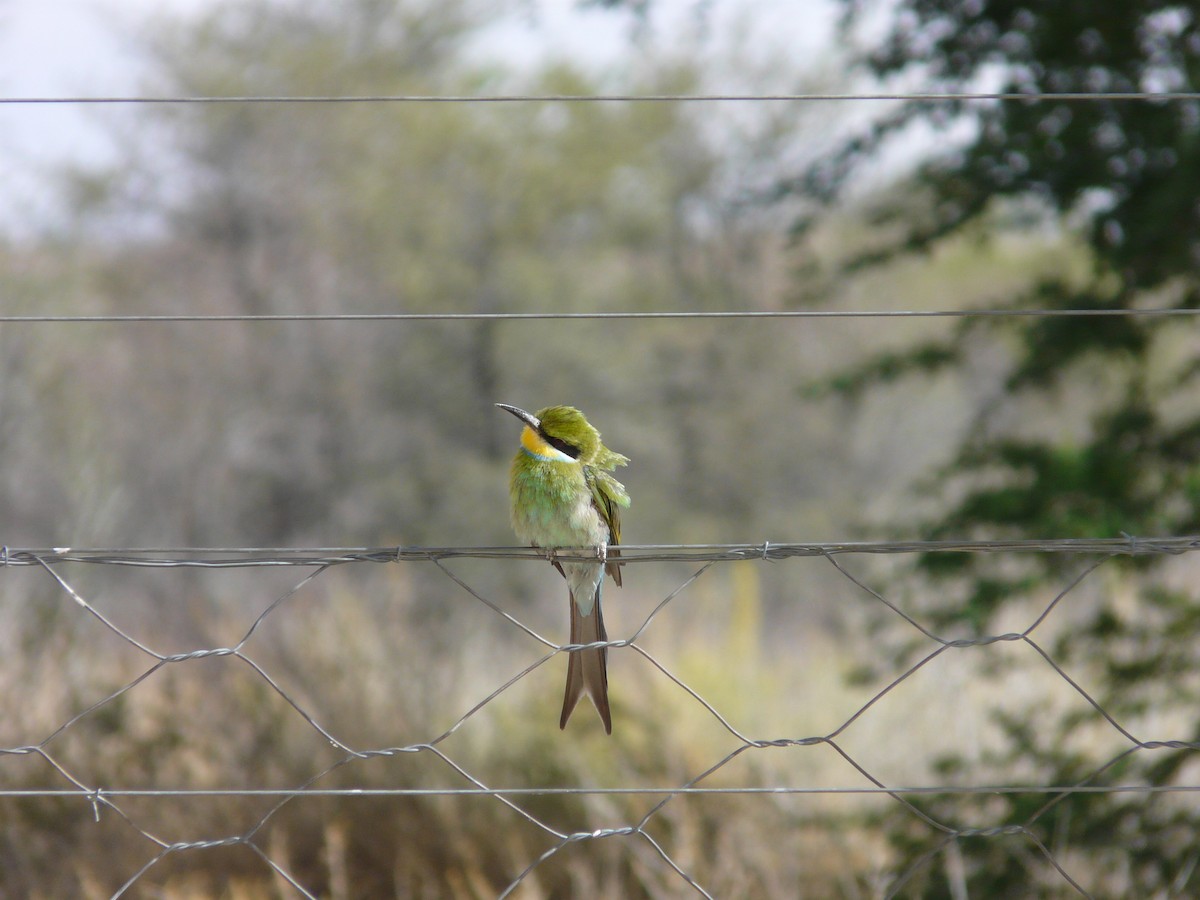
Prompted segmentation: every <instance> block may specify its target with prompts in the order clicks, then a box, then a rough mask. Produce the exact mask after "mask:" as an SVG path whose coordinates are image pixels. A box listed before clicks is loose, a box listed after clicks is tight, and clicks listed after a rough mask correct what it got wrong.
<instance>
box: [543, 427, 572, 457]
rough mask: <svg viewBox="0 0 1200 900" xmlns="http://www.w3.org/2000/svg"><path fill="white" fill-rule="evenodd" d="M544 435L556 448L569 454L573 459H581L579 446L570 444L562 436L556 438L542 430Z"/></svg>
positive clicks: (547, 441)
mask: <svg viewBox="0 0 1200 900" xmlns="http://www.w3.org/2000/svg"><path fill="white" fill-rule="evenodd" d="M542 437H543V438H544V439H545V441H546V443H547V444H549V445H550V446H551V447H553V448H554V449H555V450H558V451H560V452H562V453H565V454H567V456H569V457H571V459H579V448H578V447H576V446H575V445H574V444H568V443H567V442H566V441H564V440H563V439H562V438H556V437H554V435H551V434H546V433H545V432H542Z"/></svg>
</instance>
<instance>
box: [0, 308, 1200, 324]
mask: <svg viewBox="0 0 1200 900" xmlns="http://www.w3.org/2000/svg"><path fill="white" fill-rule="evenodd" d="M1196 316H1200V308H1194V307H1131V308H1122V309H867V310H853V309H772V310H710V311H702V310H679V311H664V310H649V311H642V312H633V311H629V312H621V311H612V312H575V313H571V312H489V313H483V312H457V313H456V312H441V313H404V312H397V313H280V314H257V315H256V314H241V313H228V314H220V313H218V314H212V315H200V314H162V315H159V314H154V313H144V314H143V313H137V314H123V315H0V323H6V324H39V323H41V324H79V323H93V324H118V325H119V324H132V323H164V324H170V323H206V322H208V323H215V322H245V323H256V322H266V323H269V322H477V321H478V322H492V321H510V320H511V321H525V320H547V319H549V320H568V321H569V320H575V319H587V320H591V319H939V318H951V319H1018V318H1060V317H1061V318H1113V317H1115V318H1122V317H1138V318H1166V317H1185V318H1191V317H1196Z"/></svg>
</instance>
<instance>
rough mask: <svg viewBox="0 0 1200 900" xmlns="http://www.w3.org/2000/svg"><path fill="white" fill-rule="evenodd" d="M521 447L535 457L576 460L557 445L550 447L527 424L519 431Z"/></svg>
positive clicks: (566, 460) (567, 460) (565, 460)
mask: <svg viewBox="0 0 1200 900" xmlns="http://www.w3.org/2000/svg"><path fill="white" fill-rule="evenodd" d="M521 447H522V448H524V450H525V452H526V453H528V454H529V455H530V456H532V457H534V458H535V459H545V460H553V461H555V462H576V460H574V459H572V458H571V457H570V456H567V454H565V453H563V452H562V451H561V450H559V449H558V448H557V447H551V446H550V445H549V444H547V443H546V442H545V441H544V440H542V437H541V435H539V434H538V433H537V432H536V431H534V430H533V429H532V428H530V427H529V426H528V425H526V426H525V428H524V430H522V432H521Z"/></svg>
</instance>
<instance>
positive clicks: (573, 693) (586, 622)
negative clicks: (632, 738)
mask: <svg viewBox="0 0 1200 900" xmlns="http://www.w3.org/2000/svg"><path fill="white" fill-rule="evenodd" d="M607 640H608V634H607V633H606V632H605V630H604V617H603V616H602V615H601V614H600V588H599V587H597V588H596V602H595V604H594V605H593V606H592V611H591V614H590V615H586V616H585V615H582V614H581V613H580V612H579V607H578V606H576V605H575V598H574V596H572V597H571V643H572V644H592V643H595V642H596V641H607ZM585 693H586V694H587V695H588V696H589V697H590V698H591V700H592V703H593V705H594V706H595V707H596V712H598V713H600V719H601V721H603V722H604V731H605V733H606V734H612V715H611V714H610V713H609V710H608V648H607V647H592V648H589V649H587V650H573V651H572V652H570V653H568V654H567V689H566V692H565V693H564V694H563V709H562V717H561V718H560V719H559V720H558V727H559V728H566V727H567V719H569V718H571V712H572V711H573V710H574V709H575V704H576V703H578V702H579V698H580V697H582V696H583V695H584V694H585Z"/></svg>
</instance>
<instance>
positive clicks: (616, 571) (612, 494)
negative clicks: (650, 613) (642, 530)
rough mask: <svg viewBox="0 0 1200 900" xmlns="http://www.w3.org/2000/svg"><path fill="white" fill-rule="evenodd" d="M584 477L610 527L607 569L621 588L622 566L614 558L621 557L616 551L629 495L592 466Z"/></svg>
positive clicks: (615, 480) (619, 484)
mask: <svg viewBox="0 0 1200 900" xmlns="http://www.w3.org/2000/svg"><path fill="white" fill-rule="evenodd" d="M613 455H614V456H616V455H617V454H613ZM622 459H624V457H622ZM617 465H622V463H617ZM584 475H585V477H586V479H587V483H588V487H589V488H591V491H592V503H593V504H594V505H595V507H596V511H597V512H599V513H600V518H602V519H603V520H604V523H605V524H606V525H607V526H608V535H609V537H608V559H609V562H608V565H607V566H606V568H607V570H608V574H609V575H610V576H611V577H612V580H613V581H615V582H616V583H617V586H618V587H619V586H620V585H621V569H620V565H619V564H618V563H616V562H614V561H613V560H614V557H620V555H621V553H620V551H619V550H617V549H616V547H617V545H618V544H620V543H621V507H623V506H628V505H629V494H627V493H626V492H625V485H623V484H621V482H619V481H617V479H615V478H613V477H612V476H611V475H609V474H608V473H607V472H600V471H597V470H596V469H593V468H591V467H590V466H585V467H584Z"/></svg>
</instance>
